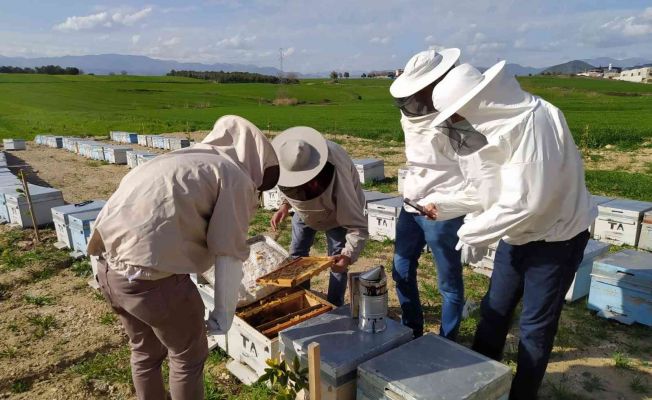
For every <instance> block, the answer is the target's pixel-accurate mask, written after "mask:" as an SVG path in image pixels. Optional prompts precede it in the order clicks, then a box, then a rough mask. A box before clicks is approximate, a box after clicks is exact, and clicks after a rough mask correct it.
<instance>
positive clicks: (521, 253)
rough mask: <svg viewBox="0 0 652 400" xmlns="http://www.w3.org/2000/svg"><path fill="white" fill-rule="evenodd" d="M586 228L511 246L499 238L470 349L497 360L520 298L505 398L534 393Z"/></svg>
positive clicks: (531, 396) (579, 259) (527, 396)
mask: <svg viewBox="0 0 652 400" xmlns="http://www.w3.org/2000/svg"><path fill="white" fill-rule="evenodd" d="M588 240H589V233H588V231H584V232H582V233H580V234H578V235H577V236H575V237H574V238H573V239H570V240H566V241H563V242H543V241H539V242H530V243H526V244H524V245H520V246H512V245H510V244H507V243H505V242H504V241H502V240H501V241H500V243H499V244H498V248H497V250H496V257H495V261H494V270H493V274H492V276H491V284H490V286H489V290H488V291H487V294H486V295H485V297H484V299H483V300H482V305H481V308H480V312H481V319H480V323H479V324H478V329H477V331H476V333H475V340H474V343H473V350H475V351H477V352H479V353H481V354H484V355H486V356H487V357H490V358H493V359H494V360H498V361H500V360H501V359H502V356H503V347H504V346H505V339H506V337H507V333H508V331H509V328H510V325H511V320H512V316H513V314H514V309H515V308H516V306H517V305H518V303H519V301H520V300H521V299H522V300H523V310H522V312H521V318H520V322H519V325H520V338H519V339H520V340H519V344H518V360H517V362H518V366H517V370H516V376H515V377H514V381H513V382H512V389H511V392H510V399H523V400H525V399H527V400H533V399H536V398H537V392H538V391H539V387H540V386H541V382H542V381H543V376H544V375H545V372H546V367H547V366H548V360H549V359H550V353H551V351H552V346H553V342H554V340H555V335H556V334H557V327H558V323H559V316H560V315H561V309H562V306H563V305H564V296H565V295H566V292H567V291H568V288H569V287H570V285H571V283H572V282H573V278H574V276H575V272H576V271H577V268H578V267H579V265H580V264H581V262H582V258H583V256H584V248H585V247H586V244H587V242H588Z"/></svg>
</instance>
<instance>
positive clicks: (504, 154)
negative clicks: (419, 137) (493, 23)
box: [435, 71, 597, 247]
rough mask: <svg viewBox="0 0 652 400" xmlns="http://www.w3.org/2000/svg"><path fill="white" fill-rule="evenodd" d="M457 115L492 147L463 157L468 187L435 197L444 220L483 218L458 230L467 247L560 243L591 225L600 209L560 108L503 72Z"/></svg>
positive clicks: (461, 164)
mask: <svg viewBox="0 0 652 400" xmlns="http://www.w3.org/2000/svg"><path fill="white" fill-rule="evenodd" d="M435 90H437V88H435ZM435 106H437V105H435ZM457 113H458V114H460V115H461V116H463V117H464V118H465V119H466V120H467V121H468V122H469V123H470V124H471V125H472V126H473V128H474V129H475V130H477V131H478V132H479V133H481V134H483V135H485V137H486V138H487V142H488V144H487V145H485V146H484V147H482V148H481V149H480V150H478V151H477V152H475V153H473V154H470V155H467V156H459V160H460V169H461V171H462V173H463V174H464V177H465V187H464V189H463V190H460V191H458V192H457V193H456V194H455V195H453V196H450V197H449V198H440V199H438V200H437V199H435V203H436V204H437V207H438V209H439V211H438V218H440V219H448V218H452V217H455V216H459V215H464V214H470V213H472V212H477V215H474V217H473V218H471V219H470V220H469V221H467V222H466V223H465V224H464V225H463V226H462V228H461V229H460V230H459V231H458V236H459V238H460V240H461V241H462V242H463V243H466V244H468V245H471V246H476V247H486V246H487V245H489V244H491V243H494V242H496V241H497V240H499V239H504V240H505V241H506V242H507V243H510V244H513V245H522V244H525V243H528V242H533V241H539V240H544V241H548V242H556V241H563V240H569V239H571V238H573V237H575V236H576V235H577V234H579V233H580V232H582V231H584V230H586V229H587V228H588V227H589V226H590V225H591V223H592V221H593V220H594V219H595V217H596V215H597V209H596V207H595V206H594V205H593V203H592V200H591V196H590V194H589V192H588V191H587V189H586V185H585V182H584V166H583V164H582V158H581V156H580V154H579V151H578V150H577V147H576V146H575V143H574V141H573V137H572V136H571V132H570V130H569V129H568V125H567V124H566V120H565V118H564V115H563V114H562V112H561V111H560V110H559V109H558V108H556V107H555V106H553V105H552V104H550V103H548V102H547V101H545V100H543V99H541V98H539V97H537V96H533V95H531V94H530V93H527V92H525V91H523V90H522V89H521V87H520V85H519V84H518V82H517V81H516V79H514V77H512V76H510V75H509V74H507V73H505V71H502V72H501V73H500V74H499V75H498V76H497V77H496V78H495V79H494V80H493V81H492V82H490V83H489V84H488V85H487V87H485V88H484V89H483V90H482V91H481V92H480V93H479V94H478V95H477V96H476V97H475V98H474V99H473V100H471V101H470V102H469V103H467V104H466V105H465V106H464V107H462V108H461V109H460V110H459V111H458V112H457Z"/></svg>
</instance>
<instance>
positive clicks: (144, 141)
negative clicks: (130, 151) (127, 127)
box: [138, 135, 149, 147]
mask: <svg viewBox="0 0 652 400" xmlns="http://www.w3.org/2000/svg"><path fill="white" fill-rule="evenodd" d="M147 136H149V135H138V145H139V146H145V147H146V146H147Z"/></svg>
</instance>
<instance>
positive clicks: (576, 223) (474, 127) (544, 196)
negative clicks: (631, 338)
mask: <svg viewBox="0 0 652 400" xmlns="http://www.w3.org/2000/svg"><path fill="white" fill-rule="evenodd" d="M433 104H434V106H435V107H436V108H437V109H439V110H441V112H440V114H439V115H438V116H437V118H435V120H434V121H433V126H436V127H440V126H447V127H448V129H447V131H448V132H449V137H450V140H451V143H452V144H453V146H454V147H455V148H456V149H457V150H458V151H459V152H460V153H464V154H465V155H460V156H459V162H460V167H461V171H462V173H463V174H464V176H465V181H466V186H465V188H464V189H463V190H460V191H459V192H457V193H451V194H449V195H447V196H439V197H438V198H434V199H433V203H432V204H430V205H428V209H429V210H431V211H434V212H435V213H436V218H437V219H438V220H446V219H449V218H454V217H457V216H459V215H462V214H468V213H472V212H476V213H477V215H475V216H474V218H472V219H470V220H469V221H467V222H466V223H465V224H464V225H463V226H462V228H460V230H459V231H458V236H459V240H460V245H461V246H464V247H469V248H483V247H486V246H487V245H489V244H491V243H494V242H496V241H498V240H500V242H499V244H498V248H497V250H496V254H495V261H494V270H493V275H492V277H491V284H490V287H489V290H488V292H487V294H486V295H485V297H484V299H483V301H482V307H481V320H480V323H479V325H478V329H477V331H476V335H475V341H474V344H473V349H474V350H476V351H478V352H480V353H482V354H484V355H486V356H489V357H491V358H494V359H496V360H500V359H501V357H502V352H503V347H504V344H505V338H506V336H507V333H508V330H509V327H510V321H511V317H512V315H513V313H514V309H515V308H516V306H517V304H518V303H519V301H521V300H522V301H523V309H522V312H521V316H520V333H519V335H520V343H519V348H518V360H517V363H518V367H517V371H516V375H515V377H514V380H513V383H512V389H511V394H510V399H535V398H536V396H537V391H538V389H539V387H540V385H541V381H542V379H543V376H544V374H545V371H546V366H547V364H548V359H549V356H550V352H551V349H552V345H553V341H554V337H555V334H556V332H557V325H558V322H559V316H560V313H561V309H562V306H563V303H564V296H565V294H566V292H567V291H568V288H569V287H570V285H571V283H572V281H573V277H574V275H575V272H576V270H577V268H578V266H579V265H580V263H581V261H582V257H583V253H584V248H585V246H586V243H587V241H588V239H589V234H588V230H587V227H588V226H589V225H591V223H592V221H593V220H594V219H595V217H596V215H597V210H596V208H595V206H594V205H593V204H592V200H591V197H590V195H589V193H588V191H587V189H586V186H585V182H584V167H583V165H582V159H581V157H580V154H579V152H578V150H577V147H576V146H575V143H574V142H573V137H572V136H571V133H570V131H569V129H568V126H567V125H566V120H565V119H564V115H563V114H562V112H561V111H560V110H559V109H557V108H556V107H554V106H553V105H552V104H550V103H548V102H547V101H545V100H543V99H541V98H539V97H537V96H533V95H531V94H530V93H527V92H525V91H523V90H522V89H521V87H520V86H519V84H518V82H517V81H516V79H514V77H513V76H511V75H510V74H508V73H506V72H505V62H504V61H502V62H499V63H498V64H496V65H494V66H493V67H491V68H490V69H489V70H487V71H486V72H485V73H484V74H481V73H480V72H479V71H478V70H477V69H475V68H474V67H472V66H471V65H469V64H463V65H460V66H458V67H456V68H455V69H453V70H452V71H451V72H450V73H449V74H448V75H447V76H446V78H444V80H443V81H442V82H441V83H439V85H437V86H436V87H435V89H434V91H433ZM478 135H482V136H484V137H485V138H486V141H487V144H486V145H483V144H482V141H481V140H478Z"/></svg>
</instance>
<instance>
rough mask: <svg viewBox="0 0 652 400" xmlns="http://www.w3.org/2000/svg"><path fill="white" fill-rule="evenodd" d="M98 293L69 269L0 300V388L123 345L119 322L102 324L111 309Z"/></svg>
mask: <svg viewBox="0 0 652 400" xmlns="http://www.w3.org/2000/svg"><path fill="white" fill-rule="evenodd" d="M98 294H99V293H97V292H96V291H94V290H93V289H91V288H90V287H89V286H88V284H87V279H82V278H79V277H77V276H75V275H74V274H73V273H72V272H71V271H70V270H63V271H61V272H60V273H58V274H57V275H55V276H53V277H51V278H49V279H46V280H42V281H37V282H34V283H29V284H24V285H19V286H17V287H14V288H13V289H12V291H11V297H10V298H8V299H5V300H4V301H2V302H0V332H2V338H1V339H0V341H1V345H0V347H2V349H4V350H5V353H4V355H5V356H4V357H2V358H0V390H6V389H7V388H8V387H10V386H11V385H12V383H14V382H16V381H19V380H22V381H31V380H32V379H35V378H39V377H41V376H44V375H46V374H48V373H51V372H56V371H59V370H62V369H65V368H66V367H68V366H70V365H72V364H74V363H77V362H79V361H81V360H84V359H85V358H87V357H89V356H91V355H94V354H96V353H98V352H103V351H106V350H109V349H112V348H115V347H117V346H119V345H120V344H123V343H124V342H125V338H124V336H123V334H122V331H121V328H120V326H119V324H118V323H117V321H116V320H111V321H110V322H108V323H107V322H104V323H103V322H101V317H102V316H103V315H105V314H108V313H110V312H111V310H110V308H109V306H108V304H107V303H106V301H104V299H103V298H100V297H99V296H98ZM30 299H32V300H31V301H30ZM34 299H37V300H34ZM38 299H40V303H42V304H33V303H34V302H39V300H38Z"/></svg>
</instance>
